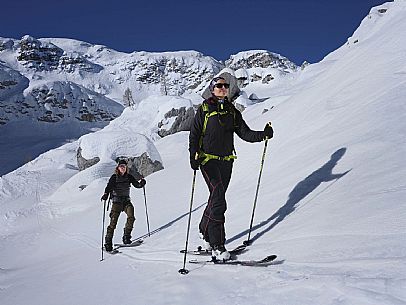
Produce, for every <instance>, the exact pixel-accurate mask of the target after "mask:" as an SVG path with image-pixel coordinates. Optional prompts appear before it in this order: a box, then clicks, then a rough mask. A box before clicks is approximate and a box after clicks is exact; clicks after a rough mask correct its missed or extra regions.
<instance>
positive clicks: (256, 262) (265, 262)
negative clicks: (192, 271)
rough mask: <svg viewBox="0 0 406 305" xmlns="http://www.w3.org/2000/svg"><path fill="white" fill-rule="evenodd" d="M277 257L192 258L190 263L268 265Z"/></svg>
mask: <svg viewBox="0 0 406 305" xmlns="http://www.w3.org/2000/svg"><path fill="white" fill-rule="evenodd" d="M276 258H277V256H276V255H269V256H267V257H265V258H263V259H261V260H234V259H231V260H227V261H220V260H206V261H200V260H190V261H189V263H191V264H210V263H211V264H214V265H240V266H251V267H267V266H269V265H272V262H273V261H274V260H275V259H276Z"/></svg>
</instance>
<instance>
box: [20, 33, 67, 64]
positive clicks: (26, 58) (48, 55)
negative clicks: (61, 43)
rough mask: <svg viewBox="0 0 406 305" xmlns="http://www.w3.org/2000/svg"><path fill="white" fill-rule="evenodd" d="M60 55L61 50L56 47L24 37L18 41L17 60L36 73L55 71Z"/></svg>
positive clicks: (61, 53)
mask: <svg viewBox="0 0 406 305" xmlns="http://www.w3.org/2000/svg"><path fill="white" fill-rule="evenodd" d="M62 55H63V50H62V49H61V48H58V47H57V46H56V45H54V44H52V43H42V42H41V41H39V40H37V39H35V38H33V37H31V36H28V35H26V36H24V37H23V38H22V39H21V41H20V44H19V52H18V57H17V60H18V61H19V62H20V63H21V64H22V65H25V66H27V67H28V68H30V69H34V70H36V71H52V70H56V69H57V67H58V65H59V59H60V58H61V56H62Z"/></svg>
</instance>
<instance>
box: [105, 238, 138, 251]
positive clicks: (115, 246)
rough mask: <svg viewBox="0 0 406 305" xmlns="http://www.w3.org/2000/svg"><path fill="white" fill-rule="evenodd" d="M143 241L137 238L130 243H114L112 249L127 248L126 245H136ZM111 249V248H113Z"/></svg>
mask: <svg viewBox="0 0 406 305" xmlns="http://www.w3.org/2000/svg"><path fill="white" fill-rule="evenodd" d="M143 242H144V241H143V240H142V239H137V240H134V241H132V242H131V244H114V249H119V248H128V247H138V246H140V245H141V244H142V243H143ZM114 249H113V250H114Z"/></svg>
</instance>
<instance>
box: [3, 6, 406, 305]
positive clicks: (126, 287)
mask: <svg viewBox="0 0 406 305" xmlns="http://www.w3.org/2000/svg"><path fill="white" fill-rule="evenodd" d="M384 9H387V10H386V11H385V12H384V13H381V12H383V10H384ZM379 10H380V11H381V12H379ZM405 32H406V1H404V0H402V1H399V0H397V1H394V2H390V3H386V4H384V5H382V6H379V7H377V8H373V9H372V10H371V13H370V15H368V16H367V17H366V18H365V19H364V21H363V22H362V24H361V26H360V28H359V29H358V30H357V31H356V32H355V33H354V35H353V37H351V38H350V39H349V42H350V43H349V44H345V45H343V46H342V47H341V48H339V49H338V50H337V51H335V52H333V53H332V54H330V55H329V56H327V57H326V58H325V59H324V60H322V61H321V62H320V63H317V64H313V65H310V66H308V67H306V69H304V70H303V71H301V72H299V74H298V75H297V76H295V77H293V78H287V79H286V80H285V81H282V80H281V81H280V83H279V85H278V86H277V87H275V86H272V87H270V86H267V85H266V84H251V85H249V86H247V91H248V94H251V93H256V94H257V95H258V96H270V97H271V98H270V99H268V100H266V101H264V102H262V103H258V104H255V105H252V106H249V107H248V108H247V109H246V110H245V112H244V118H245V119H246V121H247V123H248V124H249V126H251V127H252V128H253V129H257V130H258V129H262V128H263V126H264V125H265V123H266V122H268V121H272V123H273V126H274V129H275V137H274V139H272V140H271V141H270V143H269V146H268V151H267V155H266V160H265V165H264V171H263V176H262V181H261V188H260V193H259V199H258V202H257V209H256V214H255V219H254V227H253V232H252V235H251V236H252V240H253V245H252V246H251V247H250V248H249V250H248V251H247V252H245V253H244V254H242V255H241V256H240V257H241V258H242V259H250V258H263V257H265V256H266V255H269V254H277V255H278V261H277V264H275V265H273V266H269V267H267V268H251V267H243V266H213V265H205V266H194V265H191V264H187V265H186V268H188V269H189V270H190V273H189V274H188V275H186V276H184V275H180V274H179V273H178V272H177V271H178V269H180V268H181V267H182V261H183V254H180V253H179V250H180V249H182V248H183V247H184V244H185V236H186V226H187V219H188V218H187V211H188V209H189V202H190V190H191V180H192V171H191V170H190V168H189V164H188V151H187V146H188V143H187V142H188V133H187V132H183V133H178V134H175V135H172V136H168V137H165V138H163V139H161V140H159V141H157V142H156V148H157V150H158V151H159V154H160V156H161V158H162V161H163V163H164V165H165V170H162V171H159V172H157V173H154V174H153V175H151V176H150V177H148V179H147V185H146V193H147V202H148V212H149V221H150V226H151V229H152V230H153V232H154V234H152V235H151V237H149V238H146V239H145V241H144V244H143V245H142V246H140V247H136V248H128V249H122V254H118V255H115V256H109V255H105V256H106V259H105V261H103V262H99V259H100V245H101V229H102V228H101V225H102V205H101V203H100V201H99V197H100V196H101V194H102V192H103V189H104V187H105V185H106V182H107V179H108V176H109V174H110V173H109V172H108V171H106V172H105V173H94V174H92V175H94V177H99V178H97V179H94V180H93V181H92V182H91V183H90V184H89V185H88V187H86V188H85V189H84V190H83V191H78V190H75V191H72V190H71V189H68V190H67V189H65V188H64V184H66V183H67V182H69V179H72V178H74V177H75V176H76V175H77V170H76V169H75V167H74V159H75V150H76V149H77V142H73V143H70V144H66V145H64V146H62V147H60V148H58V149H55V150H52V151H49V152H47V153H45V154H43V155H41V156H40V157H39V158H37V159H36V160H34V161H32V162H30V163H28V164H26V165H25V166H23V167H21V168H19V169H18V170H16V171H14V172H12V173H10V174H8V175H5V176H3V177H2V178H1V179H0V204H1V205H0V212H1V215H3V217H2V219H1V224H0V225H1V228H2V230H1V233H0V234H1V239H0V251H1V258H2V259H1V262H0V286H1V290H0V300H1V304H2V305H3V304H4V305H14V304H30V305H35V304H41V305H42V304H61V305H63V304H83V305H91V304H196V303H198V304H216V305H217V304H247V305H252V304H284V305H293V304H295V305H296V304H300V305H310V304H311V305H314V304H320V305H326V304H334V305H338V304H346V305H349V304H351V305H352V304H356V305H371V304H373V305H403V304H406V264H405V263H406V243H405V240H406V206H405V202H406V200H405V198H406V184H405V181H406V166H405V160H404V156H405V154H406V143H405V136H404V135H405V134H406V120H405V119H406V118H405V113H406V112H405V110H406V109H405V104H404V99H405V96H406V86H405V75H406V61H405V56H404V55H405V53H406V36H405V35H400V33H405ZM355 40H358V42H357V43H352V41H355ZM272 107H273V108H272ZM265 109H268V111H266V112H264V110H265ZM236 150H237V152H238V160H237V161H236V162H235V167H234V172H233V177H232V180H231V184H230V187H229V190H228V193H227V201H228V210H227V214H226V233H227V237H228V243H227V245H226V246H227V247H228V248H233V247H234V246H236V245H238V244H240V243H241V242H242V241H243V240H244V239H245V238H246V234H247V228H248V226H249V220H250V215H251V211H252V202H253V198H254V192H255V186H256V183H257V178H258V170H259V165H260V164H259V163H260V158H261V154H262V150H263V143H259V144H249V143H245V142H242V141H240V140H237V141H236ZM112 165H113V164H112ZM90 169H91V168H90ZM89 175H90V174H89ZM131 192H132V193H131V195H132V201H133V202H134V204H135V209H136V215H137V221H136V223H135V228H134V232H133V235H134V236H141V235H143V234H145V233H146V222H145V210H144V204H143V193H142V190H137V189H132V191H131ZM207 196H208V194H207V188H206V186H205V184H204V181H203V179H202V177H201V174H200V173H198V177H197V181H196V191H195V196H194V204H193V207H194V209H195V211H194V212H193V213H192V222H191V234H190V241H189V247H191V248H194V247H196V246H197V245H199V238H198V234H197V226H198V222H199V218H200V216H201V213H202V211H203V207H204V204H205V202H206V200H207ZM124 221H125V217H124V215H122V216H121V218H120V221H119V226H118V228H117V231H116V235H115V242H117V241H119V240H120V239H121V233H122V231H121V228H122V227H123V225H124ZM189 258H190V257H189Z"/></svg>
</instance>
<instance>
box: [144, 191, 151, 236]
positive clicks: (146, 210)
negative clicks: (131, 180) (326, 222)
mask: <svg viewBox="0 0 406 305" xmlns="http://www.w3.org/2000/svg"><path fill="white" fill-rule="evenodd" d="M142 189H143V190H144V203H145V214H146V215H147V228H148V236H151V231H150V230H149V218H148V208H147V195H146V194H145V185H144V186H143V187H142Z"/></svg>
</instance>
